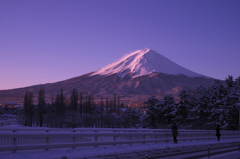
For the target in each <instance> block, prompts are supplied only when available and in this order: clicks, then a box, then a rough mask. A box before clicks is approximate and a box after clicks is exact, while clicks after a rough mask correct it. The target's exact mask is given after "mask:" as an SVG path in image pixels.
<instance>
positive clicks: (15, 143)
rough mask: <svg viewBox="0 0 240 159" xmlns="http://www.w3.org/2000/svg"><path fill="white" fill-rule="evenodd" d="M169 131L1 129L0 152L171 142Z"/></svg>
mask: <svg viewBox="0 0 240 159" xmlns="http://www.w3.org/2000/svg"><path fill="white" fill-rule="evenodd" d="M215 134H216V132H215V131H214V130H179V135H178V140H179V141H193V140H196V141H198V140H216V136H215ZM221 134H222V136H221V139H233V138H238V139H240V132H239V131H221ZM172 140H173V139H172V133H171V130H169V129H107V128H96V129H95V128H76V129H58V128H18V129H10V128H1V129H0V151H12V152H16V151H17V150H35V149H45V150H48V149H52V148H71V147H72V148H76V147H84V146H95V147H97V146H101V145H118V144H129V145H131V144H137V143H142V144H145V143H159V142H161V143H166V142H172Z"/></svg>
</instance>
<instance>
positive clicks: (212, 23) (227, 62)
mask: <svg viewBox="0 0 240 159" xmlns="http://www.w3.org/2000/svg"><path fill="white" fill-rule="evenodd" d="M239 17H240V1H239V0H21V1H20V0H0V89H11V88H18V87H25V86H30V85H35V84H44V83H51V82H57V81H60V80H65V79H68V78H71V77H76V76H79V75H82V74H85V73H88V72H91V71H94V70H96V69H99V68H101V67H103V66H105V65H108V64H110V63H112V62H115V61H116V60H118V59H120V58H122V57H123V56H124V55H126V54H127V53H129V52H132V51H135V50H138V49H143V48H146V47H147V48H151V49H153V50H155V51H157V52H158V53H160V54H162V55H163V56H165V57H167V58H169V59H170V60H172V61H174V62H175V63H177V64H179V65H181V66H183V67H185V68H188V69H190V70H192V71H194V72H197V73H200V74H203V75H206V76H210V77H213V78H217V79H225V78H226V77H227V76H228V75H233V77H235V78H236V77H238V76H240V19H239Z"/></svg>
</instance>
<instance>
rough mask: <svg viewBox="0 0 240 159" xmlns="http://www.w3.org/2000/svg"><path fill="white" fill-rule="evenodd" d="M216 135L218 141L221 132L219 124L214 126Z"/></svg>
mask: <svg viewBox="0 0 240 159" xmlns="http://www.w3.org/2000/svg"><path fill="white" fill-rule="evenodd" d="M216 136H217V139H218V141H220V136H221V133H220V126H219V125H217V128H216Z"/></svg>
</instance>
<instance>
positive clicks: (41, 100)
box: [38, 89, 46, 127]
mask: <svg viewBox="0 0 240 159" xmlns="http://www.w3.org/2000/svg"><path fill="white" fill-rule="evenodd" d="M45 106H46V102H45V91H44V89H40V90H39V92H38V110H39V126H40V127H42V125H43V113H44V109H45Z"/></svg>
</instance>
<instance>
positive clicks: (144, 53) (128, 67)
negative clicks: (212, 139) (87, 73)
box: [92, 49, 203, 77]
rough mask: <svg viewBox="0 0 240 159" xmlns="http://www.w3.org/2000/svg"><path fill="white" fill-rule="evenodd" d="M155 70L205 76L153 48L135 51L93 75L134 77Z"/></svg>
mask: <svg viewBox="0 0 240 159" xmlns="http://www.w3.org/2000/svg"><path fill="white" fill-rule="evenodd" d="M153 72H158V73H166V74H172V75H179V74H183V75H186V76H189V77H200V76H203V75H200V74H198V73H195V72H192V71H190V70H188V69H186V68H184V67H182V66H179V65H178V64H176V63H174V62H172V61H170V60H169V59H167V58H166V57H164V56H162V55H160V54H158V53H157V52H155V51H153V50H151V49H143V50H137V51H134V52H132V53H130V54H129V55H127V56H125V57H124V58H122V59H120V60H119V61H117V62H114V63H112V64H110V65H107V66H105V67H103V68H101V69H99V70H96V71H94V72H93V74H92V75H109V74H118V75H119V76H120V77H124V76H125V75H127V74H132V75H133V77H137V76H143V75H147V74H151V73H153Z"/></svg>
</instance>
